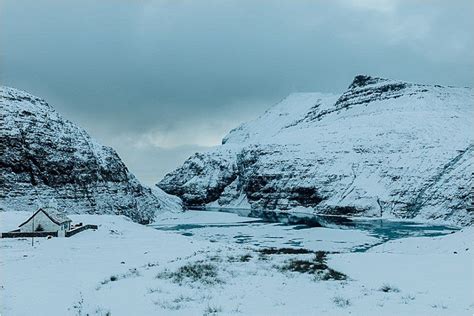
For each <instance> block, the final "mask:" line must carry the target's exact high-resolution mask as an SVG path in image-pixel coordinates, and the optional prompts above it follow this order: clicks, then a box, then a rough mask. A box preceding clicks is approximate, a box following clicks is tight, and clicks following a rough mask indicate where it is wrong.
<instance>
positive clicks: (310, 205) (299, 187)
mask: <svg viewBox="0 0 474 316" xmlns="http://www.w3.org/2000/svg"><path fill="white" fill-rule="evenodd" d="M473 101H474V95H473V91H472V89H470V88H452V87H443V86H427V85H421V84H414V83H408V82H403V81H396V80H388V79H382V78H373V77H368V76H357V77H355V79H354V80H353V82H352V84H351V85H350V86H349V87H348V89H347V91H345V92H344V93H343V94H342V95H326V94H319V93H298V94H292V95H290V96H288V97H287V98H286V99H284V100H282V101H281V102H280V103H278V104H276V105H275V106H273V107H271V108H270V109H269V110H268V111H266V112H265V113H264V114H263V115H262V116H260V117H259V118H258V119H256V120H254V121H251V122H248V123H245V124H242V125H241V126H239V127H238V128H236V129H234V130H232V131H231V132H230V133H229V134H228V135H227V136H226V137H225V138H224V140H223V142H222V145H221V146H218V147H216V148H214V149H213V150H211V151H209V152H207V153H204V154H196V155H194V156H192V157H191V158H189V159H188V160H187V161H186V162H185V163H184V164H183V166H181V167H180V168H178V169H177V170H175V171H174V172H172V173H170V174H168V175H166V176H165V177H164V179H163V180H162V181H161V182H159V183H158V184H157V185H158V187H160V188H162V189H163V190H164V191H166V192H168V193H170V194H175V195H178V196H179V197H181V198H182V199H183V201H184V203H185V204H187V205H204V204H210V205H214V206H228V207H236V206H244V207H246V206H247V207H251V209H252V211H253V212H254V213H256V214H258V213H259V212H263V211H265V210H274V209H278V210H291V209H294V208H296V207H299V209H301V207H307V209H306V211H310V212H315V213H323V214H343V215H354V216H382V217H397V218H416V219H420V220H442V221H447V222H451V223H458V224H462V225H469V224H472V223H473V218H474V213H473V212H472V211H469V210H468V209H467V208H468V206H469V205H470V199H471V197H470V190H471V187H472V167H473V149H474V147H473V135H474V134H473V133H472V131H473V129H472V126H474V105H473Z"/></svg>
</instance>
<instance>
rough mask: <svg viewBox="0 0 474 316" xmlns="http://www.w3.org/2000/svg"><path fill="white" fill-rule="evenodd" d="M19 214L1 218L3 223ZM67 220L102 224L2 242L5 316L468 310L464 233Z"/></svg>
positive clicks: (186, 218)
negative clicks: (384, 238) (389, 235)
mask: <svg viewBox="0 0 474 316" xmlns="http://www.w3.org/2000/svg"><path fill="white" fill-rule="evenodd" d="M28 215H31V214H29V213H22V212H3V213H0V230H1V231H7V230H11V229H14V228H16V226H17V225H18V224H19V223H21V222H22V221H23V220H24V219H26V218H27V217H28ZM70 217H71V218H72V219H73V221H74V222H83V223H84V224H97V225H99V229H98V230H96V231H92V230H88V231H85V232H82V233H80V234H77V235H75V236H73V237H70V238H52V239H44V238H41V239H40V238H36V239H35V243H34V246H33V247H32V246H31V239H0V282H1V283H0V313H1V315H2V316H8V315H321V314H328V315H348V314H351V315H472V314H473V312H474V271H473V269H474V267H473V255H472V249H473V247H474V245H473V241H474V229H473V228H465V229H463V230H461V231H458V232H456V233H453V234H449V235H446V236H441V237H412V238H404V239H397V240H392V241H389V242H386V243H380V239H379V238H377V236H373V235H371V234H369V233H368V232H366V231H363V230H349V229H328V228H314V229H294V227H289V226H286V227H285V226H281V225H277V224H274V225H268V224H267V225H263V224H262V223H259V222H255V219H248V218H242V217H239V216H237V215H234V214H226V213H200V214H199V215H197V214H196V212H190V213H181V214H172V213H168V214H163V215H161V217H160V219H159V224H160V225H161V227H158V228H160V229H155V228H153V227H147V226H142V225H138V224H135V223H133V222H131V221H130V220H128V219H127V218H125V217H119V216H110V215H72V216H70ZM167 225H168V227H171V226H173V225H174V226H176V225H184V226H180V227H179V228H183V231H181V232H180V230H179V229H178V230H176V228H174V229H172V230H169V231H165V230H162V229H163V228H164V227H166V226H167ZM186 225H188V226H186ZM226 225H227V227H226V228H225V229H223V227H224V226H226ZM193 227H194V228H195V229H186V228H193ZM189 232H191V233H189ZM238 234H240V235H242V236H244V237H245V236H250V240H249V239H248V238H247V239H245V238H244V237H243V239H239V238H234V237H235V236H236V235H238ZM185 235H187V236H185ZM272 237H275V238H272ZM278 237H281V238H278ZM289 240H296V241H300V243H299V244H292V243H288V241H289ZM372 245H374V246H373V247H372V248H370V249H369V250H367V251H365V252H353V250H355V249H361V248H367V247H370V246H372ZM292 249H293V250H292ZM294 249H297V250H294Z"/></svg>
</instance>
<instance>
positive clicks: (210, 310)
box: [203, 306, 222, 316]
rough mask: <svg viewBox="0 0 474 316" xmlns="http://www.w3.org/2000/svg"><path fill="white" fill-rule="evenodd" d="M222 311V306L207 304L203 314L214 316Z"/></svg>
mask: <svg viewBox="0 0 474 316" xmlns="http://www.w3.org/2000/svg"><path fill="white" fill-rule="evenodd" d="M220 312H222V307H220V306H207V307H206V309H205V310H204V313H203V316H214V315H218V314H219V313H220Z"/></svg>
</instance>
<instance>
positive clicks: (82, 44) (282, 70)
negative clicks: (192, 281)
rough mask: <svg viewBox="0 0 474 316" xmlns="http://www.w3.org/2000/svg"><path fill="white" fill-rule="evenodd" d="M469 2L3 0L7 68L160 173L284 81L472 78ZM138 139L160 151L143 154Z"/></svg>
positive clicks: (129, 157) (142, 166)
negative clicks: (370, 77) (138, 150)
mask: <svg viewBox="0 0 474 316" xmlns="http://www.w3.org/2000/svg"><path fill="white" fill-rule="evenodd" d="M473 12H474V3H473V2H472V1H468V0H467V1H456V2H447V1H430V2H423V1H401V0H399V1H395V0H394V1H374V0H358V1H355V0H354V1H331V2H329V1H289V0H288V1H259V2H256V1H133V0H128V1H127V0H102V1H92V0H81V1H72V0H71V1H59V0H58V1H53V0H43V1H35V0H25V1H14V0H6V1H3V2H2V5H1V7H0V80H1V81H2V83H3V84H7V85H11V86H14V87H17V88H20V89H24V90H27V91H30V92H32V93H34V94H37V95H39V96H42V97H44V98H45V99H47V100H48V101H49V102H50V103H51V104H53V105H55V107H56V108H57V109H58V110H59V111H60V112H62V113H63V114H64V115H65V116H67V117H68V118H70V119H72V120H73V121H75V122H78V123H79V124H80V125H82V126H83V127H85V128H86V129H87V130H88V131H90V132H91V134H93V135H94V136H95V137H97V138H98V139H99V140H101V141H102V142H104V143H106V144H110V145H115V147H117V149H118V151H119V153H120V154H121V156H122V157H123V158H124V160H125V161H126V162H130V163H129V164H130V167H131V169H132V170H133V171H135V172H136V173H137V175H139V176H140V177H142V178H143V177H145V175H146V177H147V178H148V177H152V176H153V175H155V174H156V179H158V178H159V177H160V176H162V175H163V173H164V172H165V170H164V169H163V168H162V169H161V171H157V170H156V166H155V165H156V164H162V165H166V166H171V165H172V163H171V162H173V161H175V160H176V159H173V158H172V156H173V154H172V151H173V149H172V148H170V143H172V142H176V146H178V147H179V146H185V147H186V145H189V146H187V147H186V148H195V149H199V148H201V149H202V147H196V146H207V145H210V144H211V143H212V142H217V140H218V139H219V138H220V137H221V136H222V135H223V134H225V131H226V130H228V129H230V128H232V127H234V126H235V125H236V124H238V123H239V122H241V121H245V120H248V119H251V118H253V117H255V116H257V115H258V114H259V113H261V112H263V111H264V110H265V108H267V107H268V106H269V105H271V104H272V103H274V102H276V101H278V100H279V99H281V98H282V97H284V96H285V95H287V94H288V93H290V92H294V91H325V92H336V93H337V92H340V91H342V90H343V89H344V88H345V87H346V86H347V85H348V84H349V82H350V80H351V78H352V77H353V76H354V75H355V74H358V73H369V74H375V75H381V76H386V77H391V78H399V79H404V80H409V81H415V82H423V83H438V84H447V85H459V86H472V84H473V77H472V73H473V70H474V53H473V52H474V42H473V41H474V40H473V36H472V30H473V29H474V19H473ZM153 135H155V136H156V139H154V141H153ZM190 135H191V136H190ZM134 138H136V139H139V140H141V141H142V142H144V140H146V139H148V140H150V141H149V142H148V145H149V146H150V148H146V144H145V147H142V149H141V150H142V151H143V154H144V155H145V156H146V153H145V152H146V151H152V152H155V154H153V155H151V154H150V155H148V156H147V157H146V158H145V157H144V158H139V157H136V148H132V147H133V146H132V145H133V142H132V143H127V145H124V144H125V143H124V142H123V139H134ZM163 139H165V140H167V141H166V142H165V143H160V140H163ZM145 143H146V142H145ZM162 147H166V149H163V148H162ZM171 147H172V146H171ZM157 148H158V149H157ZM156 151H159V152H160V153H163V152H166V153H167V154H166V155H165V154H159V155H157V154H156ZM184 151H186V150H183V147H179V149H176V153H175V154H176V155H177V156H179V155H181V153H183V152H184ZM190 151H191V150H187V151H186V153H188V152H190ZM150 156H154V157H157V158H156V162H154V161H151V160H150V159H149V157H150ZM158 156H159V157H158ZM180 157H181V156H180ZM159 160H160V161H159ZM165 169H166V168H165ZM142 170H148V171H147V172H145V171H142Z"/></svg>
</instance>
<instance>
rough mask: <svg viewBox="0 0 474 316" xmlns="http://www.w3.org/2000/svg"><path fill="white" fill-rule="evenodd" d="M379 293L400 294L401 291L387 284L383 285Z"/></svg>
mask: <svg viewBox="0 0 474 316" xmlns="http://www.w3.org/2000/svg"><path fill="white" fill-rule="evenodd" d="M379 291H382V292H385V293H398V292H400V290H399V289H398V288H397V287H395V286H393V285H390V284H387V283H385V284H384V285H382V286H381V287H380V289H379Z"/></svg>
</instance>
